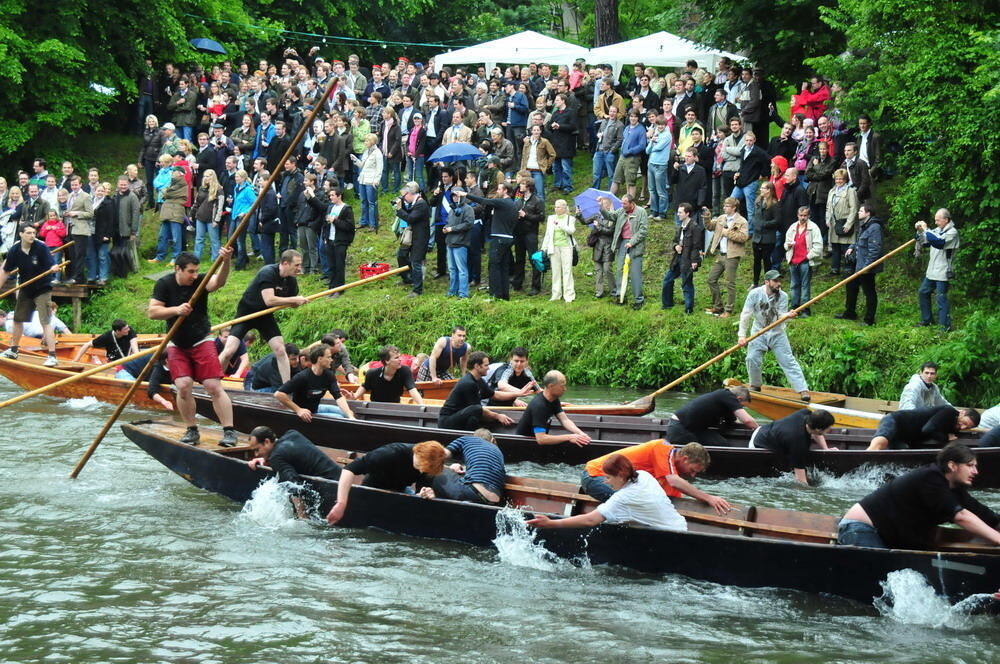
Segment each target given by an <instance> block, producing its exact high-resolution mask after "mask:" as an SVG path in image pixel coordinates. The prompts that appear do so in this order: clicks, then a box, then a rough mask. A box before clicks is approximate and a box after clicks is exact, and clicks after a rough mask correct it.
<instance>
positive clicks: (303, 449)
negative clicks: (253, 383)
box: [247, 426, 341, 519]
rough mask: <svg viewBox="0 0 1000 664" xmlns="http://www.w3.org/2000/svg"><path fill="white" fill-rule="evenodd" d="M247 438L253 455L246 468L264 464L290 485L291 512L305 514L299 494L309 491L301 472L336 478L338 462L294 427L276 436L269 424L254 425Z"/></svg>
mask: <svg viewBox="0 0 1000 664" xmlns="http://www.w3.org/2000/svg"><path fill="white" fill-rule="evenodd" d="M249 442H250V449H251V450H252V451H253V456H254V458H252V459H250V461H249V462H248V463H247V465H248V466H250V470H256V469H258V468H260V467H261V466H263V465H264V464H267V465H269V466H270V467H271V468H272V469H273V470H274V472H276V473H277V474H278V481H279V482H288V483H289V484H291V485H293V486H292V488H291V494H292V504H293V505H294V506H295V515H296V516H297V517H298V518H300V519H304V518H306V504H305V501H304V500H303V498H304V497H307V496H308V495H309V494H310V493H312V492H311V491H310V490H309V489H308V488H307V487H305V486H304V484H305V480H303V478H302V476H303V475H308V476H310V477H324V478H326V479H328V480H339V479H340V472H341V468H340V466H339V465H338V464H337V463H336V462H334V461H333V460H332V459H331V458H330V457H329V456H327V455H326V454H325V453H324V452H323V450H321V449H320V448H318V447H317V446H316V445H315V444H313V442H312V441H311V440H309V439H308V438H306V437H305V436H303V435H302V434H301V433H299V432H298V431H296V430H295V429H289V430H288V431H286V432H285V433H283V434H282V435H281V437H280V438H279V437H278V436H276V435H275V433H274V431H272V430H271V428H270V427H264V426H260V427H254V429H253V431H251V432H250V441H249Z"/></svg>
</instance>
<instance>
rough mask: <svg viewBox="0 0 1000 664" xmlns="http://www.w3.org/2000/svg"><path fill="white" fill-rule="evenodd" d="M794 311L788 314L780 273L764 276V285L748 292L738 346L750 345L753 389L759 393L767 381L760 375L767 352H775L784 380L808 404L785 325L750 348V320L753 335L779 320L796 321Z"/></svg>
mask: <svg viewBox="0 0 1000 664" xmlns="http://www.w3.org/2000/svg"><path fill="white" fill-rule="evenodd" d="M795 315H796V314H795V312H792V313H788V293H785V292H784V291H782V290H781V273H780V272H778V271H777V270H770V271H768V272H767V273H765V274H764V285H763V286H760V287H758V288H754V289H752V290H751V291H750V292H749V293H747V299H746V302H745V303H744V304H743V312H742V313H741V314H740V329H739V344H740V345H741V346H747V373H749V374H750V389H752V390H758V391H759V390H760V388H761V385H762V384H763V382H764V380H763V377H762V376H761V366H762V365H763V363H764V353H766V352H767V351H769V350H770V351H773V352H774V356H775V358H777V360H778V364H779V365H780V366H781V370H782V371H784V372H785V378H786V379H787V380H788V383H789V384H790V385H791V386H792V389H793V390H795V391H796V392H798V393H799V395H800V396H801V398H802V400H803V401H809V398H810V397H809V387H808V386H807V385H806V378H805V376H804V375H803V374H802V367H801V366H799V363H798V360H796V359H795V356H794V355H792V346H791V344H789V343H788V335H787V334H786V333H785V324H784V323H782V324H781V325H778V326H777V327H775V328H774V329H772V330H770V331H769V332H766V333H764V334H763V335H761V336H759V337H757V338H756V339H754V340H753V341H751V342H750V343H749V345H747V328H748V327H749V325H750V321H751V320H752V321H753V327H752V328H751V329H750V334H751V335H753V334H756V333H757V332H758V331H760V330H761V329H763V328H765V327H767V326H768V325H770V324H771V323H773V322H774V321H776V320H778V319H779V318H786V319H787V318H794V317H795Z"/></svg>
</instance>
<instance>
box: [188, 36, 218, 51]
mask: <svg viewBox="0 0 1000 664" xmlns="http://www.w3.org/2000/svg"><path fill="white" fill-rule="evenodd" d="M188 43H189V44H191V45H192V46H194V50H196V51H201V52H202V53H221V54H223V55H225V53H226V49H224V48H222V44H220V43H219V42H217V41H215V40H214V39H203V38H202V39H192V40H191V41H189V42H188Z"/></svg>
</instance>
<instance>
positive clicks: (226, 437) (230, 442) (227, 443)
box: [219, 427, 239, 447]
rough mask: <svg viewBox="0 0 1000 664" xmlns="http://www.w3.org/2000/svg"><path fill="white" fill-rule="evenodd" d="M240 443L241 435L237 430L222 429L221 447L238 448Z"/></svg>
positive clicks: (230, 428)
mask: <svg viewBox="0 0 1000 664" xmlns="http://www.w3.org/2000/svg"><path fill="white" fill-rule="evenodd" d="M238 442H239V434H237V433H236V429H234V428H232V427H223V428H222V440H220V441H219V447H236V443H238Z"/></svg>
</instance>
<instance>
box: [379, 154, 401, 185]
mask: <svg viewBox="0 0 1000 664" xmlns="http://www.w3.org/2000/svg"><path fill="white" fill-rule="evenodd" d="M399 171H400V163H399V162H398V161H389V160H388V159H387V160H386V161H385V166H384V167H383V168H382V191H399V184H400V182H399V180H400V173H399ZM390 175H392V178H393V181H394V184H393V185H392V186H391V187H390V186H389V176H390Z"/></svg>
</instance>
